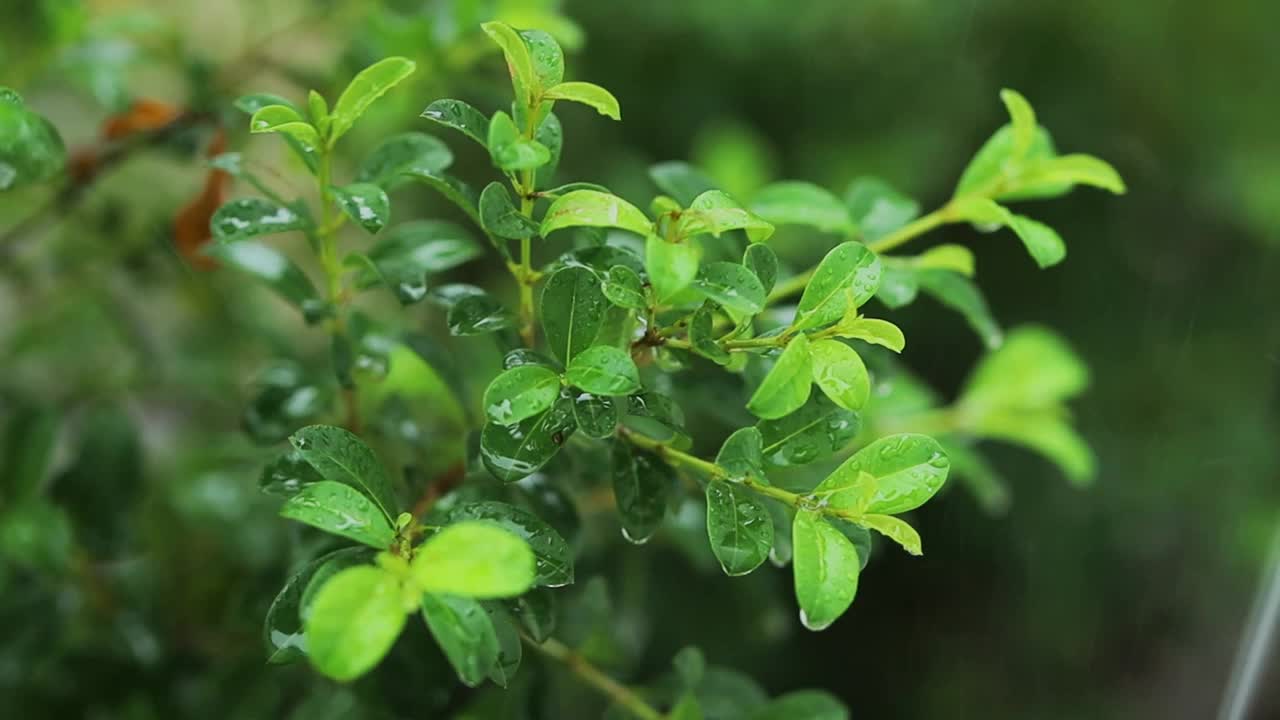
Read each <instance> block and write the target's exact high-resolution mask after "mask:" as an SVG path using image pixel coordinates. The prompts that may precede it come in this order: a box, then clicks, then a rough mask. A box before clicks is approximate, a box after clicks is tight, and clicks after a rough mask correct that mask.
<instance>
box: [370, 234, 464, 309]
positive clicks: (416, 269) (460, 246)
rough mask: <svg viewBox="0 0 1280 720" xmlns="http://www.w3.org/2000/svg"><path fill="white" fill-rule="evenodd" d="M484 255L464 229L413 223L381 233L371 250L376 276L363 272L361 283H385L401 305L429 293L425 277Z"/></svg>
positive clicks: (417, 299)
mask: <svg viewBox="0 0 1280 720" xmlns="http://www.w3.org/2000/svg"><path fill="white" fill-rule="evenodd" d="M483 254H484V251H483V250H482V249H481V248H480V245H479V244H478V243H476V241H475V240H474V239H473V238H472V237H471V234H470V233H469V232H467V231H466V230H464V229H463V228H462V227H460V226H458V225H456V224H454V223H451V222H445V221H443V220H411V221H409V222H406V223H400V224H399V225H396V226H394V227H392V228H390V229H388V230H387V231H386V232H384V233H382V235H381V237H380V238H379V239H378V242H377V244H375V245H374V246H373V247H372V248H371V249H370V250H369V254H368V257H369V260H370V261H371V262H372V263H373V266H374V268H375V270H376V274H375V273H368V272H366V273H364V274H362V275H361V276H360V279H359V284H360V285H361V286H362V287H368V286H370V285H372V284H375V283H378V282H384V283H386V284H387V285H388V286H389V287H390V288H391V289H392V290H393V291H394V292H395V294H396V297H397V298H398V299H399V300H400V302H401V303H402V304H406V305H407V304H410V303H414V302H417V301H419V300H421V299H422V298H423V297H425V296H426V293H427V282H426V276H427V275H428V274H430V273H437V272H444V271H445V270H450V269H453V268H455V267H457V266H458V265H461V264H463V263H465V262H468V261H470V260H474V259H476V258H478V257H480V256H481V255H483Z"/></svg>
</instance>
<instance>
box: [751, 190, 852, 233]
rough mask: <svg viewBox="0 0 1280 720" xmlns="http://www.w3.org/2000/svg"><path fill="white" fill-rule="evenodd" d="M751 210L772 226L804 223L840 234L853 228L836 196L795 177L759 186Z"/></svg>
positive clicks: (843, 206) (844, 208)
mask: <svg viewBox="0 0 1280 720" xmlns="http://www.w3.org/2000/svg"><path fill="white" fill-rule="evenodd" d="M751 211H752V212H754V213H755V214H756V215H759V216H760V217H762V218H764V219H765V220H768V221H769V222H771V223H773V224H774V225H808V226H810V227H815V228H817V229H819V230H821V231H823V232H833V233H840V234H843V235H849V234H851V233H853V232H854V231H855V230H856V229H857V227H856V226H855V225H854V223H853V219H852V218H851V217H850V216H849V209H848V208H846V207H845V204H844V203H843V202H841V201H840V198H838V197H836V196H835V195H833V194H832V193H831V192H830V191H829V190H826V189H824V188H820V187H818V186H817V185H814V184H813V183H807V182H801V181H798V180H788V181H784V182H776V183H773V184H772V185H766V186H765V187H763V188H761V189H760V190H759V191H758V192H757V193H756V194H755V196H754V197H753V198H752V199H751Z"/></svg>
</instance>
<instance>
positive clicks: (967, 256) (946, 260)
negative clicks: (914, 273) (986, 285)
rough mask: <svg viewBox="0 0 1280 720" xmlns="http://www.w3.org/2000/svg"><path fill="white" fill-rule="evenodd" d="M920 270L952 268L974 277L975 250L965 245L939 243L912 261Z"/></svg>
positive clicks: (953, 270) (952, 270)
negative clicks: (972, 250)
mask: <svg viewBox="0 0 1280 720" xmlns="http://www.w3.org/2000/svg"><path fill="white" fill-rule="evenodd" d="M909 262H910V264H911V266H912V267H915V268H917V269H920V270H950V271H951V272H954V273H959V274H961V275H964V276H965V277H973V271H974V268H973V265H974V262H973V252H971V251H970V250H969V248H967V247H965V246H963V245H938V246H935V247H932V248H929V249H928V250H926V251H925V252H923V253H920V254H919V255H917V256H916V257H914V258H912V259H911V260H910V261H909Z"/></svg>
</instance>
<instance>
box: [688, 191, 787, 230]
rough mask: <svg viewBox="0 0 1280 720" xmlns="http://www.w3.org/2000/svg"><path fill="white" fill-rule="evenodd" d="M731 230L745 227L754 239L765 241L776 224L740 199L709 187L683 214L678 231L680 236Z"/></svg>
mask: <svg viewBox="0 0 1280 720" xmlns="http://www.w3.org/2000/svg"><path fill="white" fill-rule="evenodd" d="M730 230H744V231H746V233H747V238H748V239H749V240H751V242H763V241H764V240H768V239H769V236H771V235H773V225H771V224H770V223H768V222H766V221H765V220H763V219H762V218H760V217H757V216H756V215H753V214H752V213H751V212H750V211H748V210H747V209H746V208H744V207H742V206H741V205H740V204H738V201H736V200H734V199H733V198H731V197H729V196H728V195H727V194H725V193H724V192H721V191H720V190H708V191H706V192H704V193H702V194H701V195H699V196H698V197H696V198H694V199H693V202H692V203H690V205H689V209H688V210H685V211H683V212H682V213H681V214H680V219H679V221H678V223H677V226H676V235H677V236H678V237H680V238H687V237H692V236H694V235H700V234H703V233H710V234H711V235H713V236H715V237H719V236H720V235H721V233H725V232H728V231H730Z"/></svg>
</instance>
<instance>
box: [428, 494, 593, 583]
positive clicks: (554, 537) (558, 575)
mask: <svg viewBox="0 0 1280 720" xmlns="http://www.w3.org/2000/svg"><path fill="white" fill-rule="evenodd" d="M464 520H476V521H483V522H489V523H493V524H495V525H497V526H498V527H500V528H502V529H503V530H506V531H507V532H509V533H511V534H513V535H515V536H516V537H519V538H521V539H522V540H524V541H525V542H526V543H527V544H528V545H529V547H530V548H531V549H532V550H533V555H534V560H535V573H536V575H535V584H537V585H540V586H543V587H561V586H563V585H568V584H570V583H572V582H573V552H572V551H571V550H570V549H569V544H568V543H566V542H565V540H564V538H563V537H561V536H560V533H557V532H556V531H555V530H553V529H552V528H551V526H550V525H548V524H547V523H545V522H543V521H542V519H541V518H539V517H538V516H536V515H534V514H533V513H531V512H529V511H528V510H525V509H523V508H518V507H516V506H514V505H508V504H506V503H501V502H474V503H466V504H463V505H459V506H457V507H455V508H453V509H452V510H451V511H450V512H449V522H450V523H457V522H462V521H464Z"/></svg>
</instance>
